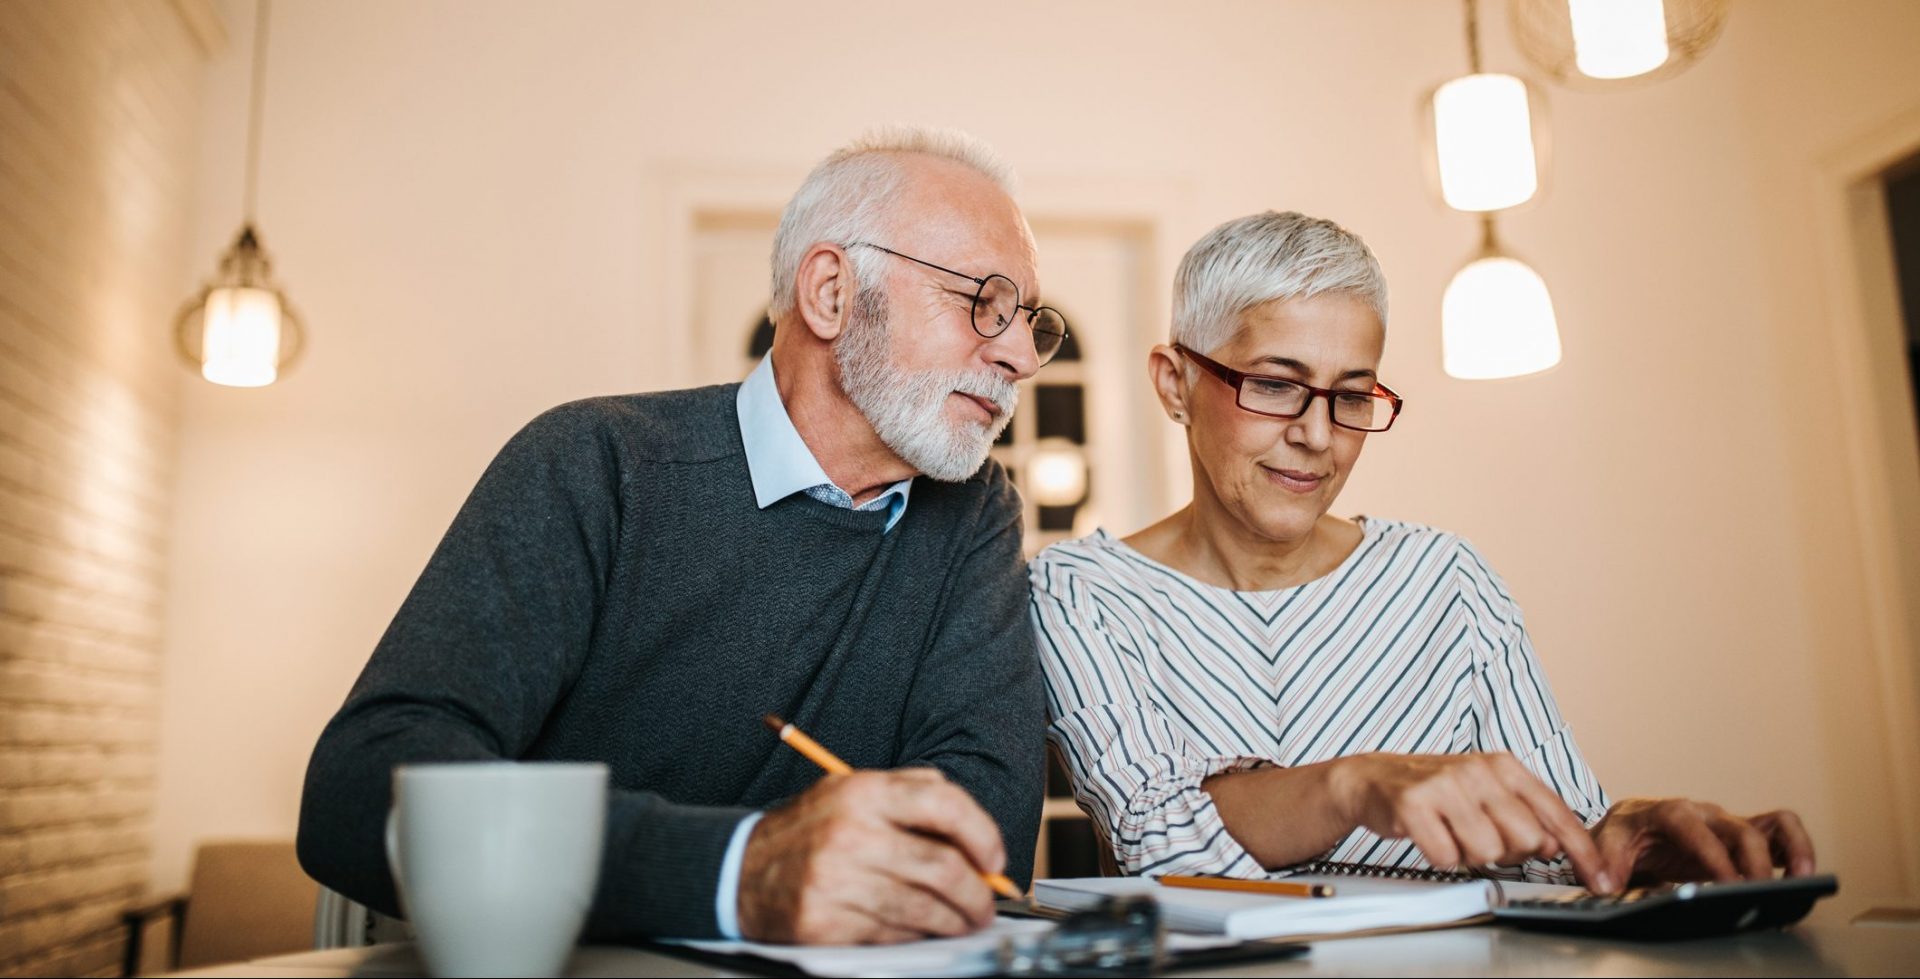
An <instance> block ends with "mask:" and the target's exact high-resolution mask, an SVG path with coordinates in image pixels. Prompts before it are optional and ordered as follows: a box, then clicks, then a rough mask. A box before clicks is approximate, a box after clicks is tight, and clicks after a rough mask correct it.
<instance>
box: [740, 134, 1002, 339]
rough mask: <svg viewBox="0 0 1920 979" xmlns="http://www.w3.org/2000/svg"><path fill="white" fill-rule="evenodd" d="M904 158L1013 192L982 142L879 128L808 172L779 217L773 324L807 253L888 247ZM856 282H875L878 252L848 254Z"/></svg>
mask: <svg viewBox="0 0 1920 979" xmlns="http://www.w3.org/2000/svg"><path fill="white" fill-rule="evenodd" d="M908 154H919V155H922V156H932V157H938V158H940V159H943V160H951V161H953V162H955V163H959V164H962V165H964V166H968V167H971V168H973V169H974V170H977V171H979V172H980V173H981V174H984V175H985V176H986V177H987V178H988V179H990V180H992V181H993V182H994V183H996V184H998V185H1000V187H1001V189H1003V190H1005V191H1006V192H1007V193H1008V194H1009V195H1012V193H1013V171H1012V170H1011V169H1009V168H1008V167H1007V165H1006V164H1005V163H1003V162H1001V160H1000V157H999V156H998V155H997V154H995V153H994V152H993V150H992V149H991V148H989V147H988V146H987V144H985V143H982V142H981V141H979V140H978V139H975V138H973V137H972V136H969V135H967V134H966V133H963V132H960V131H958V130H954V129H932V128H927V127H921V126H883V127H881V128H879V129H875V130H873V131H871V132H869V133H867V134H866V135H864V136H862V137H860V138H859V139H857V140H855V141H853V142H852V143H850V144H848V145H846V146H844V147H841V148H840V149H838V150H835V151H834V152H833V155H831V156H829V157H827V158H826V159H825V160H822V161H821V162H820V165H819V166H816V167H814V168H813V172H812V173H809V174H807V179H806V180H805V181H803V182H801V184H800V189H799V190H798V191H795V192H794V195H793V199H792V200H790V201H788V202H787V209H786V211H784V212H783V213H782V214H781V215H780V230H779V231H778V232H776V233H775V234H774V236H773V301H772V302H771V303H770V304H769V305H770V307H771V308H770V310H769V312H770V315H771V316H772V318H773V320H774V322H776V323H777V322H779V321H780V318H781V317H783V316H785V315H787V314H788V313H791V312H792V311H793V308H794V279H795V278H796V277H797V276H798V275H799V273H800V259H801V258H802V257H803V256H805V255H806V253H807V249H809V248H812V247H813V246H814V245H815V244H817V243H819V242H822V241H830V242H833V243H835V244H839V245H846V244H850V243H852V242H856V241H871V242H874V243H875V244H880V245H890V244H891V243H890V242H888V241H886V240H885V239H886V238H887V237H888V235H887V232H888V230H889V227H888V224H887V219H888V211H889V209H890V208H891V207H892V205H893V201H894V197H895V196H896V194H897V193H898V191H899V189H900V181H901V180H902V178H903V177H905V175H906V170H905V167H904V163H905V162H906V161H905V160H904V159H903V157H905V156H906V155H908ZM848 254H849V256H850V257H851V258H852V261H853V268H854V276H855V278H856V279H857V280H858V281H859V282H860V283H862V284H870V283H873V282H875V281H877V280H878V274H879V268H880V263H881V262H883V261H885V260H886V255H885V253H883V252H878V251H874V250H872V249H866V248H862V249H858V250H855V251H853V252H849V253H848Z"/></svg>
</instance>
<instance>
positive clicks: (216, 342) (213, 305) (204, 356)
mask: <svg viewBox="0 0 1920 979" xmlns="http://www.w3.org/2000/svg"><path fill="white" fill-rule="evenodd" d="M204 329H205V332H204V333H203V334H201V336H202V341H201V356H200V376H201V377H204V378H206V379H207V380H209V381H212V382H213V383H215V384H225V385H228V386H231V387H241V388H257V387H264V386H265V385H268V384H272V383H273V382H274V379H275V378H277V377H279V374H280V297H278V296H276V295H274V294H273V293H271V292H268V291H267V290H265V289H248V288H225V289H215V290H213V291H212V292H209V293H208V294H207V306H206V313H205V326H204Z"/></svg>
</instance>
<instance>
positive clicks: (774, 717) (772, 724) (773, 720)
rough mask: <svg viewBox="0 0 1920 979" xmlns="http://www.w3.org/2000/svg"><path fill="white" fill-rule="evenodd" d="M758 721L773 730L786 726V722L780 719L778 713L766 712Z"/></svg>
mask: <svg viewBox="0 0 1920 979" xmlns="http://www.w3.org/2000/svg"><path fill="white" fill-rule="evenodd" d="M760 722H761V723H762V724H765V725H766V726H767V727H768V728H770V729H772V730H774V731H779V730H780V729H781V728H784V727H786V726H787V722H786V721H783V720H781V719H780V715H778V714H767V715H765V716H764V717H761V718H760Z"/></svg>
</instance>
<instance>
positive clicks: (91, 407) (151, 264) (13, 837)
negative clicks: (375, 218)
mask: <svg viewBox="0 0 1920 979" xmlns="http://www.w3.org/2000/svg"><path fill="white" fill-rule="evenodd" d="M210 24H211V25H212V26H211V29H209V25H210ZM217 33H218V26H217V23H215V22H213V21H212V20H211V8H210V7H209V6H208V5H207V3H206V2H205V0H173V2H162V0H0V975H98V974H117V972H118V970H119V965H120V961H121V956H122V941H123V938H122V928H121V925H120V920H119V915H120V911H121V909H122V908H123V907H125V906H126V905H127V904H128V903H130V902H131V901H133V900H134V899H136V898H138V897H140V896H142V895H143V894H144V893H145V890H146V886H147V878H148V873H149V864H150V857H151V821H152V809H153V780H154V737H155V731H156V724H155V720H156V718H155V710H156V706H157V700H158V681H159V655H160V631H161V630H160V625H161V623H160V619H161V609H162V597H163V592H164V589H165V586H166V582H165V580H164V570H165V566H166V565H165V556H166V550H167V540H166V516H167V512H168V509H169V506H170V498H169V497H170V492H171V485H172V465H173V453H174V434H173V433H174V428H175V424H176V421H175V413H176V412H175V392H176V390H177V388H178V385H179V383H180V375H179V371H180V368H179V367H178V366H177V365H176V364H175V363H173V361H172V353H171V339H170V336H169V333H168V331H169V329H170V327H171V317H172V315H173V312H174V310H175V309H176V308H177V307H178V304H179V303H180V302H181V301H182V300H183V299H184V298H185V294H184V289H185V288H186V285H187V284H188V283H189V282H190V281H191V276H192V274H193V273H194V272H196V271H198V270H199V268H200V267H201V266H207V267H209V268H210V266H211V263H212V261H213V256H208V255H201V256H192V255H187V254H185V253H184V252H185V249H184V245H185V243H186V241H187V240H188V235H187V226H186V222H187V215H188V205H189V203H190V201H189V199H188V198H189V190H190V188H191V186H192V180H191V176H192V173H191V167H192V164H193V140H194V130H195V128H196V125H197V120H198V104H199V99H200V91H199V81H200V76H201V69H202V66H203V64H204V62H205V59H206V57H207V56H208V54H209V51H208V50H207V47H208V46H209V45H210V44H212V43H217V39H210V37H209V34H217ZM236 150H237V148H236Z"/></svg>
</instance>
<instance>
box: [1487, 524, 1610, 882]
mask: <svg viewBox="0 0 1920 979" xmlns="http://www.w3.org/2000/svg"><path fill="white" fill-rule="evenodd" d="M1459 546H1460V551H1461V553H1460V556H1459V565H1458V566H1459V568H1460V572H1461V576H1462V579H1461V581H1462V585H1461V587H1462V589H1463V591H1464V597H1465V599H1466V602H1465V605H1466V608H1467V609H1468V610H1469V614H1470V615H1471V616H1472V619H1473V624H1474V630H1475V634H1474V650H1475V652H1474V659H1475V662H1474V683H1473V687H1472V697H1473V699H1472V710H1471V713H1470V714H1469V715H1468V723H1469V724H1470V725H1471V731H1470V743H1471V745H1472V747H1473V750H1475V751H1504V752H1508V753H1510V754H1512V755H1513V756H1514V757H1515V758H1518V759H1519V760H1520V763H1521V764H1522V765H1524V766H1526V768H1527V770H1528V771H1530V772H1532V773H1533V774H1534V776H1535V777H1537V778H1539V779H1540V781H1542V782H1544V783H1546V785H1547V787H1548V788H1550V789H1552V790H1553V791H1554V792H1556V793H1558V794H1559V796H1560V798H1561V799H1562V800H1563V801H1565V802H1566V804H1567V808H1569V809H1571V810H1573V814H1574V815H1575V816H1578V817H1579V818H1580V821H1581V822H1582V823H1584V824H1585V825H1587V826H1588V827H1592V826H1593V825H1594V824H1595V823H1598V822H1599V821H1600V820H1601V818H1602V817H1604V816H1605V815H1606V814H1607V809H1608V807H1609V806H1610V805H1611V803H1610V802H1609V801H1608V799H1607V794H1606V792H1605V790H1603V789H1602V788H1601V787H1600V782H1599V780H1598V779H1597V778H1595V777H1594V774H1593V769H1592V768H1591V767H1589V766H1588V765H1587V760H1586V758H1585V757H1584V756H1583V755H1581V753H1580V747H1579V745H1577V744H1575V743H1574V740H1573V730H1572V728H1570V727H1569V726H1568V725H1567V722H1566V720H1565V719H1564V718H1562V717H1561V716H1560V709H1559V707H1558V706H1557V705H1556V704H1555V703H1554V699H1553V691H1552V690H1550V689H1548V687H1547V681H1546V676H1545V674H1544V673H1543V672H1542V671H1541V668H1540V660H1539V658H1538V657H1537V656H1536V655H1535V654H1534V651H1533V643H1532V641H1531V640H1529V639H1528V637H1527V627H1526V623H1525V621H1524V620H1523V619H1522V617H1521V614H1520V606H1519V605H1518V604H1517V603H1515V602H1514V600H1513V597H1512V596H1511V595H1509V594H1508V593H1507V587H1506V583H1505V582H1504V581H1502V580H1501V578H1500V576H1499V575H1498V574H1496V573H1495V572H1494V571H1493V569H1492V568H1491V567H1489V566H1488V565H1487V563H1486V560H1485V559H1484V558H1482V557H1481V556H1480V554H1479V552H1478V551H1476V550H1474V549H1473V547H1472V545H1470V544H1467V543H1466V542H1465V541H1461V542H1460V545H1459ZM1521 870H1522V873H1523V874H1524V875H1525V876H1526V877H1527V878H1529V879H1533V880H1541V881H1547V882H1551V883H1573V882H1574V874H1573V867H1572V865H1571V864H1570V863H1568V862H1567V861H1566V860H1565V859H1564V858H1563V859H1559V860H1553V861H1537V860H1535V861H1528V862H1527V863H1526V864H1525V865H1524V866H1523V867H1522V868H1521Z"/></svg>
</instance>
